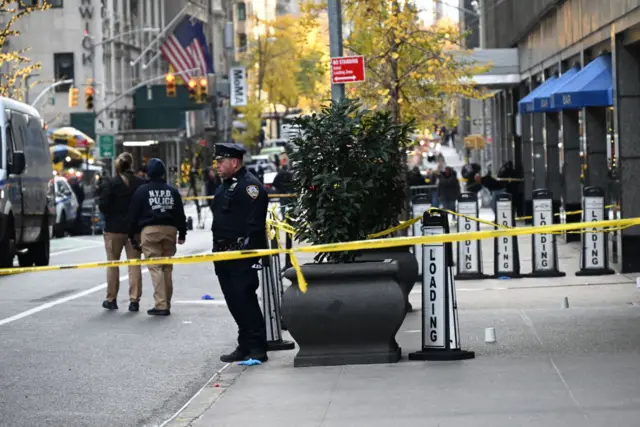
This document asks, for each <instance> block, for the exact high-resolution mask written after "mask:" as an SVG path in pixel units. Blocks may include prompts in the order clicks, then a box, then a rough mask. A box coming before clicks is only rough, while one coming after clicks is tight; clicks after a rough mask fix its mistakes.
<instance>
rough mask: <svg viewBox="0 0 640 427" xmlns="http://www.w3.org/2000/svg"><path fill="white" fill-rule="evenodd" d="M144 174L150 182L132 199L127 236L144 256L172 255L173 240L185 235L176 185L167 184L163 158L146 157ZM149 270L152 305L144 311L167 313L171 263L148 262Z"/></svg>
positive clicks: (153, 314)
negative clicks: (146, 162) (140, 248)
mask: <svg viewBox="0 0 640 427" xmlns="http://www.w3.org/2000/svg"><path fill="white" fill-rule="evenodd" d="M147 175H148V176H149V182H148V183H147V184H145V185H143V186H141V187H140V188H138V190H136V193H135V194H134V196H133V200H132V201H131V207H130V212H129V216H130V218H131V226H130V230H129V238H130V239H131V241H132V242H133V244H134V247H135V246H138V242H139V243H140V246H141V247H142V252H143V253H144V257H145V258H158V257H171V256H174V255H175V253H176V243H178V244H180V245H181V244H183V243H184V241H185V239H186V236H187V219H186V217H185V214H184V206H183V204H182V197H181V196H180V192H179V191H178V190H177V189H176V188H174V187H172V186H170V185H169V184H167V181H166V179H165V176H166V168H165V166H164V163H162V160H160V159H155V158H154V159H151V160H149V163H148V164H147ZM138 233H140V239H139V240H138V239H137V238H136V235H137V234H138ZM149 273H150V274H151V281H152V282H153V289H154V292H153V299H154V301H155V306H154V307H153V308H152V309H150V310H147V314H149V315H151V316H168V315H170V314H171V311H170V310H171V298H172V297H173V277H172V276H173V265H171V264H153V265H149Z"/></svg>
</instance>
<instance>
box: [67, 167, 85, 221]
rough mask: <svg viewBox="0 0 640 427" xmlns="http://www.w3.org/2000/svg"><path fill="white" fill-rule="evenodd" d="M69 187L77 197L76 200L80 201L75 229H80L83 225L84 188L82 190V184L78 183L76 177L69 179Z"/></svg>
mask: <svg viewBox="0 0 640 427" xmlns="http://www.w3.org/2000/svg"><path fill="white" fill-rule="evenodd" d="M69 186H70V187H71V190H72V191H73V194H75V195H76V199H77V200H78V209H77V210H76V223H75V227H77V228H79V227H80V225H81V224H82V204H83V203H84V199H85V194H84V188H82V185H81V184H80V182H78V178H76V177H75V176H72V177H70V178H69Z"/></svg>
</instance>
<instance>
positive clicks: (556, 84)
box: [533, 67, 580, 113]
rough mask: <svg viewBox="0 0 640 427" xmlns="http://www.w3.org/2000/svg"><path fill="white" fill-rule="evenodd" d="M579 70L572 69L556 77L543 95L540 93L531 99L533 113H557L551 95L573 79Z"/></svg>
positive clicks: (557, 109) (576, 68)
mask: <svg viewBox="0 0 640 427" xmlns="http://www.w3.org/2000/svg"><path fill="white" fill-rule="evenodd" d="M578 71H580V69H579V68H578V67H573V68H571V69H569V70H567V71H566V72H565V73H564V74H562V75H561V76H559V77H557V78H556V79H555V80H554V81H553V84H551V85H550V86H548V87H547V88H546V89H547V90H545V91H544V93H540V94H539V95H538V96H536V97H535V98H534V99H533V111H534V112H536V113H538V112H550V111H559V110H560V108H558V107H557V106H556V105H555V103H554V100H553V95H554V94H555V93H556V91H557V90H558V89H559V88H561V87H562V86H563V85H564V84H565V83H567V82H568V81H569V80H571V79H572V78H573V76H575V75H576V74H578Z"/></svg>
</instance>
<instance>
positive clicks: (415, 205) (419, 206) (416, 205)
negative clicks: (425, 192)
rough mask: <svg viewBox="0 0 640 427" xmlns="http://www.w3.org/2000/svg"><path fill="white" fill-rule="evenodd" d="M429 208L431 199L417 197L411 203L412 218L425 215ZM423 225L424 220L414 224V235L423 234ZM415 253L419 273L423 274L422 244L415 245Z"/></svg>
mask: <svg viewBox="0 0 640 427" xmlns="http://www.w3.org/2000/svg"><path fill="white" fill-rule="evenodd" d="M429 208H431V203H430V200H429V199H427V198H425V197H416V199H415V200H414V201H413V202H412V203H411V218H415V217H417V216H418V215H421V216H422V215H424V213H425V212H427V211H428V210H429ZM421 227H422V221H419V222H416V223H415V224H413V226H412V227H411V231H412V233H413V235H414V236H421V235H422V231H421ZM413 254H414V255H415V256H416V260H417V261H418V273H419V274H422V245H414V246H413Z"/></svg>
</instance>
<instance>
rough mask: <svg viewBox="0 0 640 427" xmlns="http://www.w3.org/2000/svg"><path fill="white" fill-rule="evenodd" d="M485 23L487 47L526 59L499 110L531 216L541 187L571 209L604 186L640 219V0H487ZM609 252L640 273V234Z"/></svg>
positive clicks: (615, 237) (497, 103) (499, 152)
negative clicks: (514, 52) (588, 190)
mask: <svg viewBox="0 0 640 427" xmlns="http://www.w3.org/2000/svg"><path fill="white" fill-rule="evenodd" d="M483 18H484V20H483V22H484V24H485V31H484V35H485V38H484V42H485V46H486V47H487V48H515V49H517V52H518V59H519V68H520V76H521V81H520V83H519V84H516V85H514V87H511V88H505V89H502V90H500V91H499V92H497V93H496V95H495V96H494V98H493V99H492V109H493V111H494V112H495V116H496V117H497V120H495V123H494V125H493V135H494V141H495V143H496V150H495V152H496V156H497V158H498V159H497V160H498V162H504V161H506V160H512V161H514V162H515V164H516V166H517V167H518V168H519V169H520V171H521V176H522V177H523V178H524V182H523V184H522V186H521V190H522V194H523V195H524V198H525V202H524V204H523V210H524V211H525V212H527V213H528V212H530V211H531V205H532V192H533V190H534V189H538V188H546V189H548V190H550V191H552V193H553V196H554V200H555V202H556V205H557V208H558V209H562V208H564V209H565V210H566V211H570V210H573V209H576V208H577V209H581V206H582V205H581V195H582V194H583V191H584V189H585V188H587V187H597V188H599V189H601V190H602V191H603V192H604V194H605V204H606V205H613V206H615V208H614V209H612V210H611V212H612V213H611V214H610V215H611V216H612V217H621V218H633V217H638V216H640V203H639V201H640V187H639V186H638V185H637V182H638V177H640V172H638V171H640V156H639V155H638V153H640V148H639V147H640V141H639V139H640V120H638V119H637V114H638V111H640V44H639V42H640V0H530V1H526V2H523V1H519V0H485V1H484V7H483ZM579 220H580V218H579V216H572V217H570V216H567V221H568V222H570V221H579ZM567 239H569V240H570V239H571V235H567ZM609 246H610V247H609V260H610V261H611V262H612V263H613V264H614V266H616V267H617V269H618V270H619V271H620V272H636V271H640V264H638V263H637V262H636V261H635V258H636V254H637V253H638V251H640V230H638V229H637V228H635V227H632V228H627V229H624V230H622V231H621V232H617V233H609Z"/></svg>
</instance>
